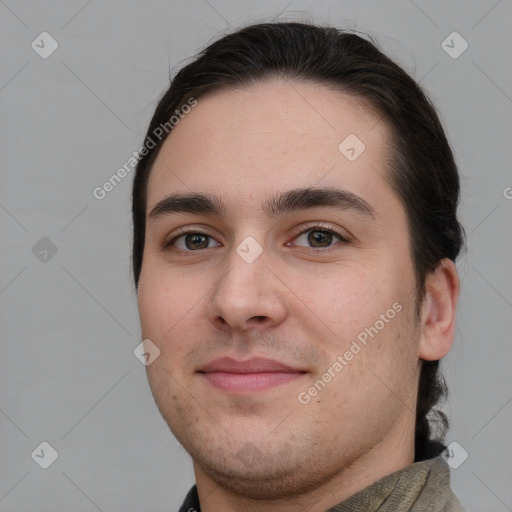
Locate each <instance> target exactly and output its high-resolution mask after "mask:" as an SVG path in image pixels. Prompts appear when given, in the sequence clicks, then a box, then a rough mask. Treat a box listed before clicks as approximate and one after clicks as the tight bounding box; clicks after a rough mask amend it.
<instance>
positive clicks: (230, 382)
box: [202, 372, 304, 393]
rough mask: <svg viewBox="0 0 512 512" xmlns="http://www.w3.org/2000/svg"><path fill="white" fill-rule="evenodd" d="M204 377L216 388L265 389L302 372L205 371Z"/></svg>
mask: <svg viewBox="0 0 512 512" xmlns="http://www.w3.org/2000/svg"><path fill="white" fill-rule="evenodd" d="M202 375H203V376H204V378H205V379H206V380H207V381H208V382H209V383H210V384H211V385H212V386H213V387H215V388H217V389H220V390H222V391H231V392H238V393H240V392H242V393H243V392H251V391H263V390H265V389H270V388H273V387H275V386H279V385H281V384H285V383H287V382H290V381H292V380H295V379H297V378H299V377H302V375H304V373H302V372H264V373H227V372H211V373H203V374H202Z"/></svg>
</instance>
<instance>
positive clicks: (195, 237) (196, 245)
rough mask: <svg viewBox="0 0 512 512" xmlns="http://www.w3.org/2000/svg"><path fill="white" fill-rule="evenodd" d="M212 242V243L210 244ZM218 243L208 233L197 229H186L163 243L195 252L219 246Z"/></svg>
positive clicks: (168, 246) (167, 246) (166, 246)
mask: <svg viewBox="0 0 512 512" xmlns="http://www.w3.org/2000/svg"><path fill="white" fill-rule="evenodd" d="M212 242H213V245H212ZM219 246H220V244H219V243H218V242H217V241H216V240H215V239H214V238H213V237H211V236H210V235H207V234H206V233H200V232H199V231H188V232H186V233H183V234H181V235H179V236H176V237H174V238H173V239H172V240H171V241H169V242H167V243H166V244H165V248H170V247H175V248H176V249H180V250H181V251H185V252H195V251H198V250H202V249H209V248H211V247H219Z"/></svg>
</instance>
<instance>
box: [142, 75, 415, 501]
mask: <svg viewBox="0 0 512 512" xmlns="http://www.w3.org/2000/svg"><path fill="white" fill-rule="evenodd" d="M354 135H355V136H357V139H356V138H354ZM347 137H348V139H347ZM358 139H359V140H358ZM342 141H345V142H343V143H342ZM388 141H389V132H388V129H387V128H386V126H385V124H383V123H382V121H381V122H379V118H378V116H376V115H374V114H372V112H371V111H370V110H369V109H368V108H366V107H365V106H363V105H362V104H361V103H359V102H358V101H356V100H355V99H354V98H353V97H351V96H348V95H346V94H344V93H341V92H339V91H333V90H330V89H329V88H326V87H325V86H323V85H311V84H304V83H300V82H293V83H292V82H289V83H287V82H284V81H279V80H272V81H267V82H264V83H263V82H262V83H258V84H256V85H254V86H252V87H250V88H243V89H242V88H241V89H237V90H234V91H222V92H217V93H214V94H211V95H207V96H205V97H203V98H200V99H199V100H198V105H197V106H196V107H195V108H194V109H193V110H192V111H191V112H190V113H189V114H188V115H187V116H186V117H185V118H184V119H182V120H181V121H180V123H179V125H177V126H176V127H175V128H174V130H173V131H172V133H171V134H170V136H169V137H168V138H167V140H166V141H165V143H164V145H163V146H162V148H161V151H160V153H159V155H158V157H157V159H156V161H155V163H154V166H153V168H152V171H151V175H150V179H149V183H148V190H147V205H148V207H147V217H146V240H145V248H144V256H143V264H142V272H141V275H140V281H139V291H138V304H139V311H140V318H141V327H142V335H143V338H144V339H149V340H151V343H152V344H154V345H156V347H158V349H159V350H160V355H159V356H158V357H157V358H156V359H155V361H154V362H152V363H151V364H150V365H148V366H147V373H148V378H149V383H150V386H151V389H152V392H153V395H154V397H155V400H156V403H157V405H158V407H159V409H160V411H161V413H162V415H163V417H164V418H165V420H166V422H167V423H168V425H169V427H170V428H171V430H172V432H173V433H174V434H175V436H176V437H177V439H178V440H179V441H180V442H181V443H182V445H183V446H184V447H185V449H186V450H187V451H188V452H189V453H190V455H191V456H192V458H193V459H194V463H195V470H196V478H198V476H197V475H198V474H200V475H203V477H204V478H209V479H210V480H212V481H214V482H216V483H217V484H218V485H220V486H222V487H223V488H225V489H229V490H232V491H234V492H242V493H244V494H245V495H247V496H253V497H258V496H263V495H265V496H266V497H275V498H277V497H279V496H287V495H290V496H291V495H293V494H294V493H299V492H302V491H304V490H305V489H308V488H313V487H314V486H319V485H321V484H322V482H325V481H328V480H329V479H330V478H332V477H333V475H336V474H342V473H343V471H346V470H347V468H349V467H350V466H351V465H353V464H354V463H355V462H356V461H359V462H360V461H364V460H366V461H367V464H368V466H370V461H371V460H372V458H371V454H377V453H380V454H383V453H384V452H383V447H389V446H391V447H393V449H395V448H396V446H398V445H400V443H406V444H407V443H408V444H409V445H411V443H413V441H412V439H413V433H414V407H415V396H416V391H417V379H418V374H419V367H418V342H419V336H420V334H419V331H418V327H417V325H416V323H415V319H414V318H415V317H414V312H415V286H414V285H415V279H414V269H413V264H412V260H411V253H410V240H409V233H408V227H407V218H406V213H405V211H404V209H403V207H402V205H401V203H400V201H399V199H398V197H397V196H396V195H395V193H394V192H393V190H392V189H391V187H390V185H389V183H388V181H387V178H386V161H387V158H388V155H387V153H386V151H387V147H388V145H387V142H388ZM340 143H342V144H341V146H340ZM362 144H364V147H363V145H362ZM363 148H364V150H363ZM310 189H312V190H310ZM308 191H309V193H308ZM197 195H200V196H206V197H202V198H201V197H199V198H198V197H195V198H194V197H193V196H197ZM171 196H172V197H171ZM219 359H220V361H219ZM268 360H270V361H268ZM277 363H279V364H277Z"/></svg>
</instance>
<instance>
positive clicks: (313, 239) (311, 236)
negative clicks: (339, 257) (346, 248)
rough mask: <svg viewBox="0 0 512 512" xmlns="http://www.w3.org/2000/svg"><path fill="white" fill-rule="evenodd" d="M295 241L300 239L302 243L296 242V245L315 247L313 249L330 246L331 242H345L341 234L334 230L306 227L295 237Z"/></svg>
mask: <svg viewBox="0 0 512 512" xmlns="http://www.w3.org/2000/svg"><path fill="white" fill-rule="evenodd" d="M295 240H296V241H302V243H303V244H304V245H302V244H301V243H298V244H297V245H301V246H306V247H307V246H308V244H309V247H312V248H315V249H321V248H324V247H330V246H331V245H333V242H346V241H347V240H346V239H345V238H343V237H342V236H341V235H338V234H337V233H335V232H334V231H331V230H330V229H323V228H322V229H319V228H314V229H308V230H307V231H304V232H303V233H301V234H300V235H299V236H298V237H297V238H295Z"/></svg>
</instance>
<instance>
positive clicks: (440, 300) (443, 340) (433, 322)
mask: <svg viewBox="0 0 512 512" xmlns="http://www.w3.org/2000/svg"><path fill="white" fill-rule="evenodd" d="M459 292H460V282H459V276H458V273H457V268H456V267H455V264H454V262H453V261H452V260H450V259H447V258H445V259H443V260H442V261H441V262H440V263H439V265H438V267H437V268H436V270H435V271H434V272H432V273H430V274H429V275H428V276H427V278H426V282H425V298H424V300H423V304H422V310H421V340H420V346H419V357H420V359H423V360H425V361H437V360H439V359H442V358H443V357H444V356H445V355H446V354H448V352H449V351H450V348H451V346H452V343H453V338H454V337H455V315H456V310H457V302H458V298H459Z"/></svg>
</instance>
